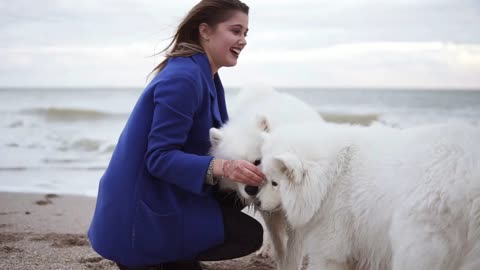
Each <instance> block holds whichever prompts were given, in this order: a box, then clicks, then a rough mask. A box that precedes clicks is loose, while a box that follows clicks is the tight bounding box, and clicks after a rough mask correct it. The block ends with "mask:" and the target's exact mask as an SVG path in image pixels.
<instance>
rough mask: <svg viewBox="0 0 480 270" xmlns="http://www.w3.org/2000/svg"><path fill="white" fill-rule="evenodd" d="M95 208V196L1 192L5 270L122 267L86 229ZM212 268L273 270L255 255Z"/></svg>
mask: <svg viewBox="0 0 480 270" xmlns="http://www.w3.org/2000/svg"><path fill="white" fill-rule="evenodd" d="M94 207H95V199H94V198H91V197H83V196H73V195H68V196H65V195H56V194H25V193H9V192H0V257H1V260H0V269H8V270H16V269H19V270H20V269H22V270H24V269H36V270H47V269H48V270H52V269H72V270H77V269H78V270H80V269H105V270H109V269H112V270H114V269H117V268H116V266H115V265H114V263H113V262H111V261H109V260H106V259H103V258H102V257H100V256H99V255H98V254H97V253H95V251H93V249H92V248H91V246H90V243H89V242H88V238H87V236H86V231H87V229H88V225H89V223H90V219H91V216H92V213H93V209H94ZM204 268H205V269H208V270H223V269H225V270H226V269H229V270H236V269H238V270H240V269H242V270H271V269H275V267H274V264H273V262H272V261H271V260H269V259H263V258H260V257H257V256H255V255H254V254H252V255H249V256H246V257H243V258H239V259H235V260H229V261H221V262H210V263H208V262H205V263H204Z"/></svg>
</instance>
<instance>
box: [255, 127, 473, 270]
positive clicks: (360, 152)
mask: <svg viewBox="0 0 480 270" xmlns="http://www.w3.org/2000/svg"><path fill="white" fill-rule="evenodd" d="M264 139H265V142H264V145H263V146H262V152H261V155H262V156H263V158H262V165H261V169H262V171H263V172H264V173H265V174H266V177H267V179H268V181H267V183H266V184H265V185H264V186H262V187H261V189H260V191H259V193H258V195H257V198H256V200H257V201H256V204H257V206H258V207H260V208H261V209H263V210H267V211H275V210H277V209H280V208H282V209H283V210H284V211H285V213H286V217H287V221H288V223H289V225H290V226H291V227H290V230H288V231H289V235H288V247H289V250H288V253H287V254H286V258H284V260H283V261H282V262H281V267H280V269H284V270H294V269H299V268H300V263H301V258H302V249H303V248H301V247H305V251H306V252H307V253H308V255H309V269H322V270H333V269H335V270H339V269H348V265H352V264H354V265H356V267H357V269H370V270H380V269H381V270H389V269H393V270H414V269H419V270H433V269H437V270H440V269H441V270H447V269H448V270H454V269H455V270H457V269H462V270H467V269H468V270H474V269H477V270H478V269H480V129H479V128H478V127H472V126H469V125H466V124H445V125H435V126H426V127H420V128H412V129H406V130H399V129H392V128H388V127H382V126H375V127H353V126H340V125H333V124H332V125H331V124H323V125H314V124H304V125H289V126H284V127H280V128H278V129H275V130H272V132H271V133H270V134H265V135H264Z"/></svg>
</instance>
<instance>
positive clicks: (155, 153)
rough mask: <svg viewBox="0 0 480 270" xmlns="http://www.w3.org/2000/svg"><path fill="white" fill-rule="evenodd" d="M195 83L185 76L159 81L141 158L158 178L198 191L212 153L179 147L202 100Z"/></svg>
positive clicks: (183, 141)
mask: <svg viewBox="0 0 480 270" xmlns="http://www.w3.org/2000/svg"><path fill="white" fill-rule="evenodd" d="M201 95H202V92H201V89H200V86H198V83H195V82H193V80H192V79H189V78H187V77H183V78H172V79H168V80H164V81H161V82H159V83H158V84H157V86H156V87H155V91H154V103H155V104H154V114H153V119H152V126H151V131H150V134H149V136H148V146H147V152H146V155H145V162H146V166H147V169H148V171H149V173H150V174H152V175H153V176H154V177H156V178H158V179H159V180H162V181H166V182H169V183H172V184H175V185H177V186H178V187H180V188H182V189H185V190H187V191H190V192H193V193H197V194H200V193H201V192H202V190H203V184H204V181H205V175H206V171H207V169H208V164H209V163H210V161H211V159H212V157H210V156H199V155H194V154H189V153H185V152H183V151H182V149H183V145H184V144H185V142H186V141H187V138H188V136H189V132H190V129H191V127H192V123H193V119H194V116H195V112H196V111H197V109H198V107H199V106H200V105H201V104H202V102H201V100H202V97H201Z"/></svg>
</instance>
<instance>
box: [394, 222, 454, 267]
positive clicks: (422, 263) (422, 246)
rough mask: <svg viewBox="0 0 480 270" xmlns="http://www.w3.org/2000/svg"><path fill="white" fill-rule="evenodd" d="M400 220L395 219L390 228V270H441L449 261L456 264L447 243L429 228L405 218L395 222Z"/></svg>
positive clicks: (449, 263)
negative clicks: (427, 229)
mask: <svg viewBox="0 0 480 270" xmlns="http://www.w3.org/2000/svg"><path fill="white" fill-rule="evenodd" d="M399 219H400V218H394V222H393V223H392V227H391V229H390V239H391V241H392V255H393V256H392V270H406V269H429V270H443V269H448V266H449V265H451V264H452V262H453V263H454V264H455V262H454V260H455V259H456V258H452V257H451V256H449V245H448V242H447V241H448V240H447V239H446V238H445V237H443V236H442V235H441V234H440V233H439V232H435V231H433V230H432V226H428V225H427V224H424V223H419V222H415V221H412V220H408V217H407V218H406V217H403V219H402V220H400V221H397V222H396V221H395V220H399ZM428 227H430V229H429V231H426V230H425V228H428Z"/></svg>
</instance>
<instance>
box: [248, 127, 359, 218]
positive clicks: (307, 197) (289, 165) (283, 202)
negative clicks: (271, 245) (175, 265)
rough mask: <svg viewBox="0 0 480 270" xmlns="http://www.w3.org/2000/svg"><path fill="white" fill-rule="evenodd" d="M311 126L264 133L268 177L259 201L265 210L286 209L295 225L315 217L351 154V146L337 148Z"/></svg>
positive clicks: (258, 197) (259, 193)
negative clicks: (313, 130)
mask: <svg viewBox="0 0 480 270" xmlns="http://www.w3.org/2000/svg"><path fill="white" fill-rule="evenodd" d="M309 129H312V126H308V125H301V126H295V127H293V126H290V127H285V128H280V129H276V130H275V131H273V132H272V133H270V134H263V135H262V136H263V141H264V144H263V146H262V151H261V156H262V163H261V170H262V171H263V173H264V174H265V176H266V178H267V180H266V182H265V184H264V185H263V186H261V188H260V190H259V192H258V194H257V196H256V198H255V204H256V206H257V207H258V208H259V209H260V210H263V211H275V210H278V209H282V210H283V211H284V212H285V214H286V217H287V220H288V222H289V223H290V225H291V226H292V227H293V228H295V227H299V226H303V225H305V224H306V223H307V222H309V221H310V220H311V219H312V218H313V216H314V215H315V213H316V212H317V211H318V210H319V209H320V207H321V206H322V203H323V202H324V201H325V199H326V198H327V196H328V195H329V191H330V190H331V187H332V186H333V184H334V183H335V182H336V179H337V178H338V176H340V175H342V174H343V171H342V170H343V168H344V167H345V165H346V162H348V161H346V160H347V159H348V156H349V155H350V153H349V149H348V148H345V149H342V148H337V147H336V146H334V145H335V144H334V143H332V141H331V139H329V138H328V139H326V140H323V139H319V137H320V135H317V134H316V133H314V132H312V133H311V134H309V133H310V130H309ZM320 141H324V142H320ZM347 165H348V164H347Z"/></svg>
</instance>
